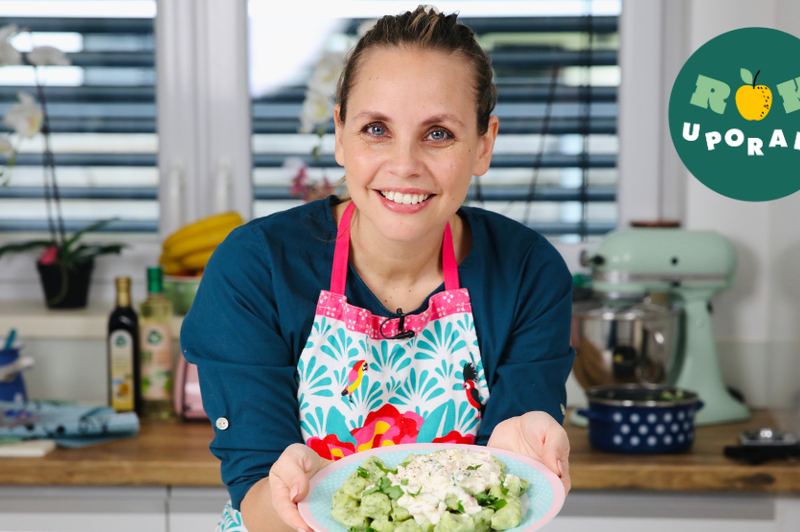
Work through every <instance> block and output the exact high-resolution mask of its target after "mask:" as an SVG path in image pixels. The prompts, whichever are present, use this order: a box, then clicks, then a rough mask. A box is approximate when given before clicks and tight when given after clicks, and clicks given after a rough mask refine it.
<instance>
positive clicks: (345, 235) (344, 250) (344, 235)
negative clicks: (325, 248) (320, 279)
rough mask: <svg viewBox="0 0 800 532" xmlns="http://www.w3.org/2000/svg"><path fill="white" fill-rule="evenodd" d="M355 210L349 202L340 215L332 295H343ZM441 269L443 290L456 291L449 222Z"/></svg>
mask: <svg viewBox="0 0 800 532" xmlns="http://www.w3.org/2000/svg"><path fill="white" fill-rule="evenodd" d="M355 210H356V204H355V203H353V201H350V204H349V205H348V206H347V207H346V208H345V210H344V214H342V219H341V220H339V229H338V231H337V234H336V249H335V250H334V252H333V271H332V272H331V292H332V293H334V294H341V295H345V284H346V282H347V264H348V261H349V259H350V220H351V219H352V218H353V212H354V211H355ZM442 267H443V269H444V289H445V290H458V288H459V284H458V265H457V264H456V254H455V250H454V249H453V233H452V231H451V230H450V222H447V225H446V226H445V228H444V240H443V242H442Z"/></svg>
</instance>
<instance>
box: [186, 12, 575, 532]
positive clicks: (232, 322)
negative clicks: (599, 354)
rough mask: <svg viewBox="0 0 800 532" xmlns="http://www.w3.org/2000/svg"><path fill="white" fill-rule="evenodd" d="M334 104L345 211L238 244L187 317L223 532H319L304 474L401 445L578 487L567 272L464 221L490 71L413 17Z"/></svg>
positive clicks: (276, 227) (339, 206)
mask: <svg viewBox="0 0 800 532" xmlns="http://www.w3.org/2000/svg"><path fill="white" fill-rule="evenodd" d="M337 99H338V102H339V103H338V104H337V106H336V108H335V111H334V118H335V122H336V161H337V162H338V163H339V164H340V165H341V166H343V167H344V169H345V175H346V179H347V189H348V191H349V195H350V199H349V200H342V199H339V198H336V197H330V198H328V199H325V200H321V201H317V202H313V203H309V204H306V205H304V206H302V207H298V208H295V209H291V210H288V211H285V212H282V213H279V214H275V215H272V216H269V217H266V218H261V219H258V220H254V221H253V222H251V223H249V224H247V225H246V226H244V227H241V228H239V229H237V230H236V231H234V232H233V233H232V234H231V235H230V236H229V237H228V239H227V240H226V241H225V242H224V243H223V244H222V245H221V246H220V247H219V248H218V250H217V251H216V252H215V253H214V256H213V257H212V259H211V261H210V262H209V264H208V268H207V269H206V271H205V273H204V276H203V282H202V285H201V287H200V290H199V291H198V294H197V297H196V299H195V302H194V305H193V306H192V309H191V311H190V312H189V314H188V315H187V316H186V319H185V321H184V325H183V329H182V334H181V344H182V346H183V352H184V354H185V356H186V358H187V360H189V361H190V362H193V363H195V364H197V366H198V368H199V373H200V382H201V386H202V392H203V405H204V408H205V409H206V412H207V413H208V415H209V417H210V418H211V420H212V423H214V424H215V427H216V429H215V438H214V441H213V443H212V444H211V450H212V452H213V453H214V454H215V455H216V456H217V457H219V458H220V459H221V461H222V468H221V469H222V479H223V481H224V482H225V483H226V484H227V486H228V490H229V492H230V494H231V504H230V505H229V506H228V507H227V508H226V515H227V517H226V520H225V522H226V523H228V527H229V529H233V527H232V526H231V524H232V523H236V522H237V520H238V522H239V523H241V522H242V521H241V519H242V518H243V521H244V524H245V525H246V527H247V529H248V530H250V531H251V532H259V531H262V530H279V529H280V530H290V529H295V530H309V528H308V525H307V524H306V523H305V522H304V521H303V519H302V518H301V517H300V515H299V513H298V511H297V505H296V503H297V501H299V500H301V499H302V498H303V497H304V496H305V495H306V493H307V491H308V479H309V478H311V477H312V476H313V475H314V474H315V473H316V472H317V471H319V470H320V469H321V468H322V467H324V466H325V465H327V464H328V463H330V462H329V461H330V460H335V459H337V458H340V457H342V456H346V455H349V454H352V453H353V452H358V451H361V450H364V449H368V448H372V447H375V446H382V445H393V444H398V443H413V442H449V443H476V444H479V445H487V444H488V445H490V446H493V447H499V448H504V449H509V450H513V451H516V452H519V453H522V454H526V455H528V456H531V457H533V458H535V459H537V460H540V461H542V462H543V463H544V464H545V465H546V466H547V467H549V468H550V469H551V470H553V471H554V472H555V473H556V474H558V475H559V476H560V477H561V479H562V481H563V482H564V484H565V487H566V488H567V489H569V486H570V480H569V470H568V466H567V463H568V455H569V442H568V440H567V436H566V433H565V432H564V430H563V428H562V427H561V425H560V422H561V421H562V420H563V414H564V403H565V402H566V391H565V387H564V384H565V381H566V378H567V375H568V374H569V371H570V368H571V366H572V360H573V356H574V351H573V350H572V349H571V348H570V346H569V332H570V311H571V289H572V282H571V277H570V274H569V271H568V270H567V268H566V266H565V264H564V261H563V260H562V259H561V257H560V255H559V254H558V253H557V252H556V251H555V249H554V248H553V247H552V245H550V244H549V243H548V242H547V240H546V239H544V238H543V237H541V236H540V235H538V234H537V233H536V232H534V231H532V230H530V229H527V228H526V227H524V226H522V225H520V224H518V223H516V222H514V221H511V220H509V219H507V218H504V217H502V216H500V215H497V214H493V213H490V212H487V211H484V210H482V209H476V208H467V207H464V208H462V207H461V204H462V202H463V201H464V199H465V197H466V195H467V190H468V188H469V184H470V180H471V178H472V176H473V175H478V176H480V175H483V174H484V173H485V172H486V171H487V170H488V168H489V164H490V161H491V155H492V148H493V146H494V142H495V139H496V136H497V129H498V120H497V117H494V116H490V115H491V111H492V109H493V108H494V105H495V102H496V99H497V96H496V90H495V88H494V85H493V84H492V72H491V68H490V64H489V58H488V56H487V55H486V53H485V52H484V51H483V50H482V49H481V48H480V46H479V45H478V44H477V43H476V42H475V39H474V36H473V33H472V31H471V30H469V29H468V28H466V27H465V26H463V25H461V24H458V23H457V22H456V15H449V16H445V15H443V14H439V13H436V12H434V10H430V9H426V8H423V7H419V8H417V9H416V10H415V11H414V12H408V13H405V14H402V15H399V16H395V17H384V18H383V19H381V20H380V21H379V22H378V23H377V24H376V25H375V27H374V28H373V29H372V30H370V31H369V32H368V33H366V34H365V35H364V37H362V39H361V40H360V41H359V43H358V45H357V46H356V47H355V48H354V50H353V51H352V52H351V54H350V56H349V57H348V60H347V63H346V65H345V68H344V70H343V73H342V76H341V79H340V81H339V87H338V91H337ZM395 309H396V310H395ZM412 309H413V310H412ZM393 310H395V311H394V312H393ZM239 510H241V514H240V513H239ZM223 529H224V527H223ZM238 530H241V528H238Z"/></svg>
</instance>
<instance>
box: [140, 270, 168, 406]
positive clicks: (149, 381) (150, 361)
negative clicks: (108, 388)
mask: <svg viewBox="0 0 800 532" xmlns="http://www.w3.org/2000/svg"><path fill="white" fill-rule="evenodd" d="M139 315H140V317H139V330H140V334H141V353H142V354H141V373H142V416H143V417H146V418H151V419H152V418H156V419H171V418H173V417H174V415H175V411H174V409H173V404H172V381H173V375H174V368H175V364H174V358H173V355H172V301H170V300H169V299H167V296H166V295H164V289H163V277H162V271H161V267H160V266H157V267H152V268H147V299H146V300H145V301H144V302H143V303H142V305H141V307H140V309H139Z"/></svg>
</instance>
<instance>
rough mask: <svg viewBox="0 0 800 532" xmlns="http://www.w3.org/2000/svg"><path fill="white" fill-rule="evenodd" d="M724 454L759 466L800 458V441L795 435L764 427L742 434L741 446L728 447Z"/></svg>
mask: <svg viewBox="0 0 800 532" xmlns="http://www.w3.org/2000/svg"><path fill="white" fill-rule="evenodd" d="M723 453H724V454H725V456H727V457H728V458H734V459H737V460H744V461H745V462H747V463H749V464H752V465H758V464H762V463H764V462H766V461H767V460H772V459H779V460H786V459H789V458H798V457H800V441H798V438H797V436H796V435H795V434H792V433H789V432H782V431H780V430H777V429H773V428H769V427H762V428H759V429H754V430H746V431H743V432H740V433H739V445H735V446H734V445H729V446H726V447H725V449H724V451H723Z"/></svg>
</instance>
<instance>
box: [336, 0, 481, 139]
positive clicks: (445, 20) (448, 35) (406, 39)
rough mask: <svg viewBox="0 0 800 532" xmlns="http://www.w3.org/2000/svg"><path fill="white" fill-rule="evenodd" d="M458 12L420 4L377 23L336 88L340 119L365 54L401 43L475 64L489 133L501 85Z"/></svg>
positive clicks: (352, 56)
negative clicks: (460, 21)
mask: <svg viewBox="0 0 800 532" xmlns="http://www.w3.org/2000/svg"><path fill="white" fill-rule="evenodd" d="M457 16H458V15H456V14H455V13H453V14H451V15H444V14H442V13H437V12H436V11H435V10H434V9H433V8H431V7H429V6H419V7H418V8H417V9H415V10H414V11H406V12H405V13H403V14H400V15H394V16H391V15H387V16H385V17H383V18H381V19H380V20H378V22H377V23H376V24H375V26H373V27H372V28H371V29H370V30H369V31H367V32H366V33H365V34H364V36H362V37H361V39H359V41H358V44H356V45H355V47H354V48H353V49H352V50H351V51H350V53H349V54H348V56H347V59H346V60H345V64H344V68H343V69H342V74H341V76H340V77H339V83H338V85H337V87H336V101H337V103H339V104H341V108H340V110H339V120H340V121H341V123H344V121H345V117H346V116H347V95H348V94H349V92H350V89H351V88H352V86H353V83H354V81H355V79H356V76H357V75H358V69H359V67H360V66H361V63H362V62H363V58H364V55H365V54H366V53H367V52H368V51H370V50H372V49H375V48H384V47H385V48H390V47H397V46H408V47H417V48H420V49H422V50H435V51H442V52H446V53H460V54H462V55H463V56H464V57H465V58H466V59H467V60H468V61H469V62H470V63H471V64H472V66H473V69H474V71H475V86H474V90H475V101H476V110H477V115H478V135H479V136H482V135H484V134H486V131H487V130H488V128H489V116H490V115H491V113H492V110H494V106H495V104H497V88H496V87H495V86H494V83H493V82H492V66H491V60H490V59H489V55H488V54H487V53H486V52H485V51H484V50H483V48H481V46H480V45H479V44H478V42H477V41H476V40H475V33H474V32H473V31H472V29H470V28H469V27H467V26H465V25H463V24H459V23H458V22H457V21H456V18H457Z"/></svg>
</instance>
